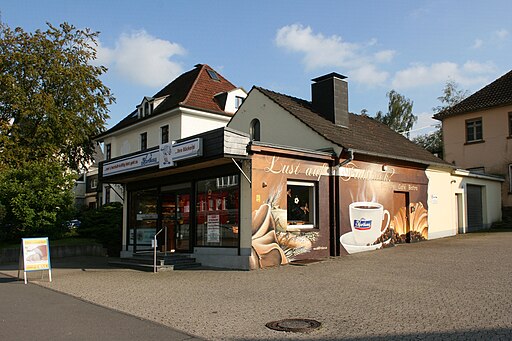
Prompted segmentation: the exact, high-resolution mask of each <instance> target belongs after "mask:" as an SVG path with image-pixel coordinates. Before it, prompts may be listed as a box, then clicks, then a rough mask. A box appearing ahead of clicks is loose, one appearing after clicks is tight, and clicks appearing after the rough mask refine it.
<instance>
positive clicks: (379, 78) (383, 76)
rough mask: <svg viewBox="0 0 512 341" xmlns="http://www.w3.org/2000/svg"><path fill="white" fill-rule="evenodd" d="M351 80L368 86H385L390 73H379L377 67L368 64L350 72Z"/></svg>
mask: <svg viewBox="0 0 512 341" xmlns="http://www.w3.org/2000/svg"><path fill="white" fill-rule="evenodd" d="M349 75H350V78H351V79H353V80H354V81H356V82H359V83H363V84H367V85H378V84H383V83H384V82H385V81H386V80H387V79H388V77H389V73H387V72H385V71H379V70H377V68H376V67H375V65H372V64H367V65H363V66H361V67H359V68H356V69H353V70H351V71H350V72H349Z"/></svg>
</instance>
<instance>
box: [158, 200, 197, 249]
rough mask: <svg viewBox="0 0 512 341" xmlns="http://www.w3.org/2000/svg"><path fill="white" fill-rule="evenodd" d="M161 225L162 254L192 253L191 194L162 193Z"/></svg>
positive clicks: (160, 242) (159, 243)
mask: <svg viewBox="0 0 512 341" xmlns="http://www.w3.org/2000/svg"><path fill="white" fill-rule="evenodd" d="M160 212H161V219H160V224H161V227H160V228H162V229H163V231H162V233H160V235H159V236H158V237H159V238H158V245H159V250H160V251H161V252H189V251H190V193H188V192H185V193H183V192H176V191H173V192H162V193H161V195H160Z"/></svg>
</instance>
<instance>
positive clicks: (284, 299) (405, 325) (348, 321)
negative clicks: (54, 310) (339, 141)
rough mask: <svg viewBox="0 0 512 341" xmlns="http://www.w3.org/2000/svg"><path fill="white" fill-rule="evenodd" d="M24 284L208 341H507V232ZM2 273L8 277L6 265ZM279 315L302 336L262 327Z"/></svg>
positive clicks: (85, 266)
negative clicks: (286, 260)
mask: <svg viewBox="0 0 512 341" xmlns="http://www.w3.org/2000/svg"><path fill="white" fill-rule="evenodd" d="M53 263H54V271H53V282H52V283H49V282H48V279H47V277H45V278H43V279H41V277H40V275H37V274H34V273H31V274H30V275H31V277H32V278H30V281H31V282H36V283H37V284H39V285H41V286H44V287H49V288H51V289H53V290H56V291H61V292H64V293H67V294H69V295H72V296H76V297H79V298H81V299H84V300H86V301H90V302H93V303H96V304H99V305H102V306H105V307H109V308H112V309H115V310H120V311H122V312H126V313H129V314H132V315H135V316H138V317H141V318H144V319H148V320H152V321H156V322H158V323H161V324H164V325H166V326H169V327H172V328H175V329H178V330H181V331H184V332H186V333H188V334H191V335H195V336H198V337H202V338H205V339H209V340H261V339H294V340H306V339H308V340H384V339H398V340H440V339H442V340H475V339H478V340H480V339H482V340H511V339H512V232H489V233H473V234H467V235H459V236H456V237H449V238H444V239H438V240H431V241H426V242H421V243H416V244H409V245H400V246H397V247H393V248H388V249H384V250H378V251H373V252H367V253H360V254H353V255H349V256H344V257H337V258H331V259H327V260H325V261H322V262H319V263H313V264H309V265H307V266H293V265H288V266H284V267H279V268H272V269H266V270H258V271H223V270H194V271H192V270H190V271H170V272H160V273H157V274H153V273H147V272H138V271H134V270H124V269H112V268H108V267H107V266H105V265H104V264H105V260H104V259H95V258H79V259H74V260H71V259H68V260H65V261H61V262H57V260H55V261H54V262H53ZM0 271H1V272H4V273H7V274H10V275H14V276H16V274H17V273H16V272H17V271H16V270H14V268H13V266H11V269H10V270H9V269H6V267H5V266H4V267H2V268H0ZM287 318H305V319H314V320H317V321H319V322H321V323H322V326H321V327H320V328H319V329H316V330H313V331H311V332H310V333H286V332H279V331H273V330H270V329H268V328H266V327H265V324H266V323H267V322H270V321H276V320H281V319H287Z"/></svg>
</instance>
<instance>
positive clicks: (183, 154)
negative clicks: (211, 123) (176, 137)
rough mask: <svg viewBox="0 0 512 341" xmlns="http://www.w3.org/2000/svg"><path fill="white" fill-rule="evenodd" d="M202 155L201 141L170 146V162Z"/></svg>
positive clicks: (190, 141)
mask: <svg viewBox="0 0 512 341" xmlns="http://www.w3.org/2000/svg"><path fill="white" fill-rule="evenodd" d="M202 155H203V140H202V139H201V138H196V139H192V140H188V141H184V142H180V143H175V144H173V145H172V161H179V160H186V159H191V158H194V157H198V156H202Z"/></svg>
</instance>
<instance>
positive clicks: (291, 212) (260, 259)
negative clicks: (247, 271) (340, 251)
mask: <svg viewBox="0 0 512 341" xmlns="http://www.w3.org/2000/svg"><path fill="white" fill-rule="evenodd" d="M252 162H253V164H252V166H253V168H252V179H253V200H252V207H253V212H252V251H251V257H250V267H251V268H252V269H255V268H265V267H269V266H276V265H284V264H288V263H289V262H293V261H298V260H300V259H306V258H325V257H327V256H328V255H329V253H328V245H329V240H328V235H329V232H328V227H329V224H328V217H329V212H328V210H321V209H319V207H322V206H323V207H328V202H329V197H328V196H325V195H323V196H322V195H319V193H328V187H327V186H328V176H329V167H328V166H327V165H326V164H325V162H312V161H305V160H299V159H291V158H285V157H277V156H263V155H258V156H254V157H253V159H252Z"/></svg>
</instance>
